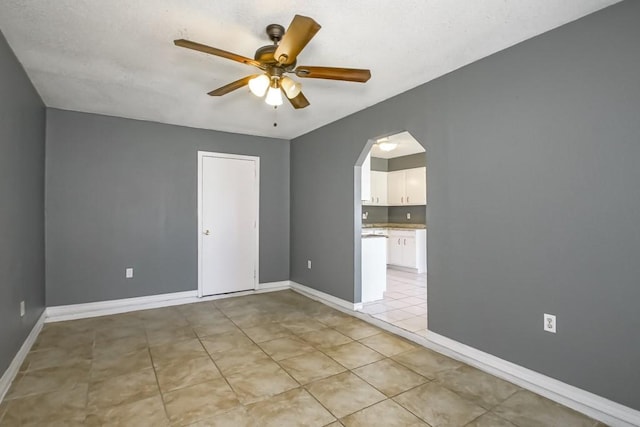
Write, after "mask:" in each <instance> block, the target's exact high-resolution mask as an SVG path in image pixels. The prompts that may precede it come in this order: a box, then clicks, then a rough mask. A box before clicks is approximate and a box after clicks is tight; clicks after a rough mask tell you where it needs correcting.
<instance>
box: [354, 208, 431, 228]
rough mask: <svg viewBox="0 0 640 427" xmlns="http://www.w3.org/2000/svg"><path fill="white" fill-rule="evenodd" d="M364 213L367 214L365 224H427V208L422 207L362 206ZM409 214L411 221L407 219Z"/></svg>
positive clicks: (363, 221)
mask: <svg viewBox="0 0 640 427" xmlns="http://www.w3.org/2000/svg"><path fill="white" fill-rule="evenodd" d="M362 213H363V214H364V213H367V219H363V220H362V223H363V224H374V223H387V222H390V223H395V224H426V223H427V207H426V206H425V205H421V206H362ZM407 213H409V214H411V219H407Z"/></svg>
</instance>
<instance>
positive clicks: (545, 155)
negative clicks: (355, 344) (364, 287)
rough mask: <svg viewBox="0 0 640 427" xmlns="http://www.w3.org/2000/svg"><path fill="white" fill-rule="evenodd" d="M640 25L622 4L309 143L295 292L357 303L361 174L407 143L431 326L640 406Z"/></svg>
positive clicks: (298, 210) (299, 150) (302, 162)
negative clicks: (382, 138)
mask: <svg viewBox="0 0 640 427" xmlns="http://www.w3.org/2000/svg"><path fill="white" fill-rule="evenodd" d="M639 21H640V2H634V1H625V2H622V3H619V4H616V5H614V6H612V7H610V8H607V9H605V10H603V11H600V12H598V13H596V14H593V15H590V16H587V17H585V18H583V19H580V20H578V21H575V22H573V23H571V24H568V25H566V26H563V27H560V28H558V29H555V30H553V31H551V32H549V33H546V34H543V35H541V36H539V37H536V38H534V39H531V40H528V41H526V42H524V43H521V44H519V45H517V46H514V47H512V48H510V49H507V50H505V51H503V52H500V53H498V54H495V55H493V56H491V57H488V58H485V59H483V60H481V61H478V62H476V63H474V64H471V65H469V66H467V67H464V68H462V69H460V70H457V71H455V72H453V73H450V74H448V75H446V76H444V77H442V78H439V79H437V80H434V81H432V82H430V83H428V84H425V85H423V86H420V87H418V88H416V89H413V90H411V91H408V92H406V93H404V94H402V95H399V96H397V97H394V98H391V99H389V100H387V101H385V102H383V103H380V104H377V105H375V106H373V107H370V108H368V109H366V110H364V111H361V112H359V113H356V114H354V115H352V116H349V117H347V118H345V119H342V120H340V121H338V122H335V123H332V124H330V125H327V126H325V127H323V128H321V129H318V130H316V131H314V132H311V133H309V134H306V135H304V136H301V137H299V138H296V139H295V140H294V141H293V142H292V146H291V159H292V162H291V202H292V204H291V279H292V280H294V281H296V282H299V283H302V284H304V285H307V286H310V287H313V288H315V289H318V290H320V291H323V292H327V293H329V294H331V295H334V296H336V297H339V298H343V299H346V300H350V301H353V300H354V298H356V297H357V296H356V292H357V289H358V284H354V277H355V276H356V275H355V274H354V272H355V271H356V269H357V267H354V266H355V264H356V257H354V255H353V251H354V245H355V243H354V242H355V240H356V238H357V236H356V233H359V229H358V228H359V227H358V222H356V221H354V217H355V218H358V215H360V206H359V204H358V202H355V203H354V182H355V181H357V178H355V177H354V172H353V169H354V164H356V160H357V159H358V157H359V155H360V153H361V151H362V149H363V147H364V146H365V143H366V141H367V140H368V139H370V138H373V137H375V136H376V135H382V134H389V133H395V132H398V131H402V130H408V131H409V132H411V134H412V135H414V136H415V137H416V139H418V140H420V141H423V142H424V143H425V146H426V148H427V159H428V163H429V164H428V168H427V169H428V171H427V173H428V181H429V203H428V207H427V222H428V225H429V239H428V246H429V250H428V257H429V258H428V263H429V277H428V280H429V327H430V328H431V330H433V331H434V332H437V333H439V334H442V335H445V336H447V337H450V338H452V339H454V340H457V341H460V342H462V343H465V344H467V345H470V346H472V347H475V348H478V349H480V350H483V351H486V352H489V353H491V354H494V355H496V356H498V357H501V358H503V359H506V360H509V361H512V362H515V363H517V364H519V365H522V366H525V367H528V368H530V369H533V370H535V371H538V372H541V373H544V374H546V375H549V376H551V377H554V378H557V379H559V380H561V381H564V382H567V383H569V384H573V385H575V386H577V387H580V388H583V389H586V390H589V391H591V392H594V393H597V394H599V395H602V396H604V397H607V398H610V399H612V400H615V401H617V402H620V403H622V404H625V405H628V406H630V407H633V408H635V409H640V393H638V392H637V384H638V383H639V382H640V370H639V369H638V368H637V366H638V362H639V361H640V340H638V338H637V337H638V331H639V330H640V316H638V301H640V286H639V285H638V283H639V279H638V278H640V263H639V262H638V254H640V227H639V225H638V224H639V222H640V217H639V216H638V212H640V185H639V183H640V168H639V167H638V164H639V163H640V140H639V135H640V116H639V113H638V112H640V84H638V76H639V75H640V49H638V40H640V26H639V25H637V23H638V22H639ZM374 77H375V76H374ZM355 183H356V184H357V182H355ZM318 230H321V232H318ZM308 258H312V259H313V260H314V264H313V269H312V270H307V269H306V259H308ZM354 289H355V290H356V291H354ZM543 313H552V314H556V315H557V319H558V333H557V334H555V335H554V334H550V333H547V332H544V331H543V329H542V325H543V323H542V319H543Z"/></svg>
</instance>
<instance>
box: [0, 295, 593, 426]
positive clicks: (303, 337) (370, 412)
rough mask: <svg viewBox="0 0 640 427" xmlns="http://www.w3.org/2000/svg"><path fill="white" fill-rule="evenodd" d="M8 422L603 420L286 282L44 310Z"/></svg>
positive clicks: (2, 409) (3, 412)
mask: <svg viewBox="0 0 640 427" xmlns="http://www.w3.org/2000/svg"><path fill="white" fill-rule="evenodd" d="M400 299H402V298H400ZM0 425H1V426H102V425H109V426H136V427H140V426H170V425H171V426H173V425H175V426H187V425H189V426H201V427H202V426H232V427H242V426H261V427H262V426H279V427H282V426H319V427H320V426H332V427H337V426H367V427H370V426H385V427H388V426H405V425H412V426H420V425H422V426H429V425H430V426H444V425H446V426H465V425H466V426H476V427H477V426H511V427H513V426H534V425H535V426H563V427H570V426H598V425H601V424H599V423H598V422H596V421H594V420H591V419H589V418H587V417H585V416H583V415H581V414H579V413H577V412H574V411H572V410H570V409H568V408H566V407H563V406H560V405H558V404H556V403H554V402H551V401H549V400H547V399H544V398H542V397H540V396H537V395H535V394H533V393H531V392H528V391H525V390H523V389H521V388H519V387H517V386H515V385H513V384H510V383H508V382H505V381H503V380H500V379H498V378H496V377H493V376H491V375H488V374H485V373H483V372H481V371H479V370H477V369H474V368H472V367H470V366H467V365H465V364H463V363H461V362H458V361H456V360H453V359H450V358H448V357H446V356H443V355H441V354H438V353H435V352H433V351H431V350H428V349H426V348H423V347H421V346H419V345H417V344H415V343H412V342H409V341H406V340H404V339H402V338H399V337H397V336H395V335H392V334H389V333H386V332H384V331H383V330H381V329H379V328H377V327H375V326H373V325H371V324H369V323H366V322H364V321H362V320H359V319H356V318H354V317H352V316H349V315H347V314H345V313H342V312H339V311H337V310H334V309H332V308H330V307H328V306H326V305H323V304H321V303H318V302H316V301H313V300H311V299H308V298H306V297H304V296H301V295H299V294H297V293H294V292H292V291H280V292H273V293H264V294H257V295H250V296H242V297H235V298H228V299H222V300H216V301H209V302H201V303H196V304H190V305H184V306H175V307H167V308H160V309H153V310H145V311H137V312H132V313H126V314H120V315H113V316H105V317H98V318H92V319H83V320H74V321H68V322H59V323H49V324H46V325H45V327H44V329H43V330H42V332H41V333H40V335H39V337H38V339H37V341H36V343H35V344H34V346H33V348H32V350H31V352H30V353H29V354H28V356H27V358H26V360H25V362H24V364H23V366H22V367H21V369H20V373H19V374H18V376H17V378H16V379H15V381H14V383H13V385H12V386H11V389H10V390H9V393H8V395H7V396H6V397H5V399H4V401H3V402H2V403H0Z"/></svg>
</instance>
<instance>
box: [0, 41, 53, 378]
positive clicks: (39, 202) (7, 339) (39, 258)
mask: <svg viewBox="0 0 640 427" xmlns="http://www.w3.org/2000/svg"><path fill="white" fill-rule="evenodd" d="M44 132H45V110H44V104H43V103H42V100H41V99H40V96H39V95H38V93H37V92H36V90H35V89H34V88H33V86H32V84H31V82H30V81H29V79H28V77H27V74H26V73H25V72H24V70H23V68H22V66H21V65H20V63H19V62H18V60H17V59H16V57H15V56H14V55H13V52H12V51H11V48H10V47H9V45H8V44H7V42H6V40H5V38H4V36H3V35H2V34H1V33H0V376H2V374H3V373H4V371H5V370H6V369H7V367H8V366H9V364H10V363H11V360H13V358H14V357H15V355H16V353H17V352H18V350H19V349H20V347H21V346H22V343H23V342H24V340H25V339H26V338H27V335H29V332H30V331H31V329H32V328H33V326H34V325H35V323H36V321H37V320H38V318H39V317H40V315H41V314H42V311H43V309H44V299H45V298H44V291H45V289H44V148H45V147H44V137H45V133H44ZM23 300H24V301H25V303H26V308H27V311H26V314H25V316H24V317H22V318H21V317H20V301H23Z"/></svg>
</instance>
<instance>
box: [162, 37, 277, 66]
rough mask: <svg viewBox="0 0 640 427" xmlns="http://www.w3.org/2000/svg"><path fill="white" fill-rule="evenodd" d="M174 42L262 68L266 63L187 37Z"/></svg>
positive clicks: (177, 44)
mask: <svg viewBox="0 0 640 427" xmlns="http://www.w3.org/2000/svg"><path fill="white" fill-rule="evenodd" d="M173 43H174V44H175V45H176V46H180V47H186V48H187V49H193V50H197V51H198V52H204V53H208V54H210V55H215V56H220V57H222V58H227V59H230V60H232V61H237V62H241V63H243V64H247V65H253V66H254V67H258V68H260V69H264V65H262V64H261V63H260V62H258V61H256V60H255V59H251V58H247V57H246V56H242V55H238V54H235V53H233V52H227V51H226V50H222V49H217V48H215V47H211V46H207V45H204V44H200V43H196V42H192V41H189V40H185V39H178V40H174V41H173Z"/></svg>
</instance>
